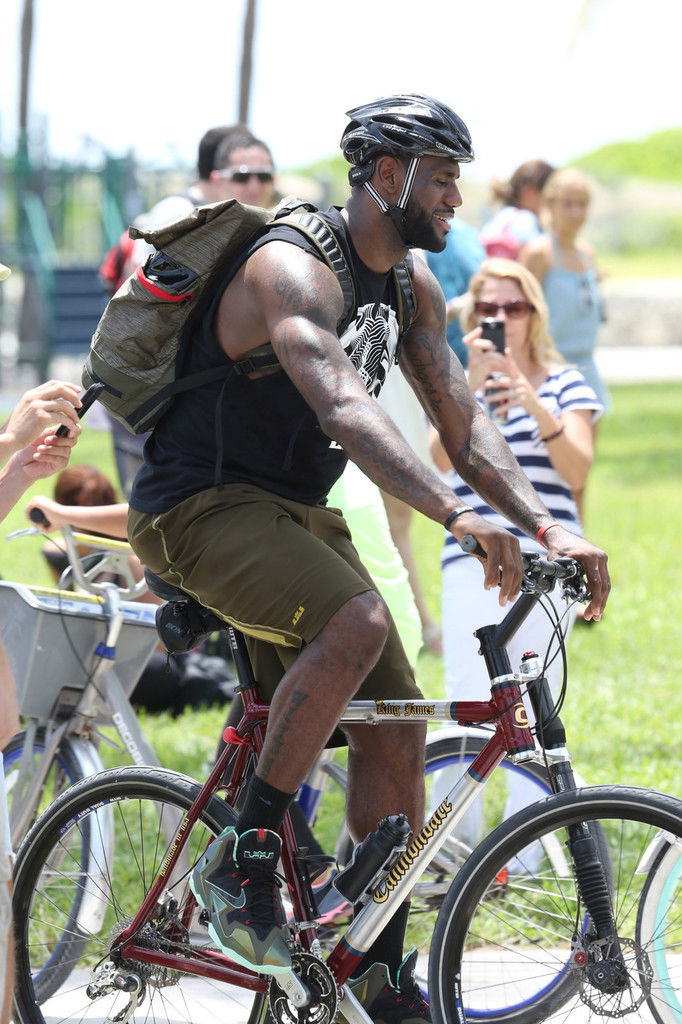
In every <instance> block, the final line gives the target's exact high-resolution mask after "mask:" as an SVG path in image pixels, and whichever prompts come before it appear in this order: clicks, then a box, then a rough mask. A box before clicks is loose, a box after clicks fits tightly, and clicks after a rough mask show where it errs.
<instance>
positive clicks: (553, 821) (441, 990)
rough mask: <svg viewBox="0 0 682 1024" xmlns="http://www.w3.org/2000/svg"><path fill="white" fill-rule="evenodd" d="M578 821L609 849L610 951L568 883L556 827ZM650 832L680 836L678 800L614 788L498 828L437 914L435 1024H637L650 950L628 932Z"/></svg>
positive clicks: (572, 797)
mask: <svg viewBox="0 0 682 1024" xmlns="http://www.w3.org/2000/svg"><path fill="white" fill-rule="evenodd" d="M583 821H587V822H589V824H590V828H591V829H592V830H594V829H593V823H597V825H598V830H601V833H602V835H603V836H604V837H605V841H606V843H607V844H608V849H609V858H610V868H611V877H610V878H609V877H608V874H609V873H608V872H607V882H608V886H607V888H608V889H609V890H610V892H609V896H610V902H611V906H612V910H613V919H614V920H615V925H616V929H617V937H618V942H619V950H614V947H613V946H609V944H608V943H607V942H604V941H601V940H599V939H597V937H596V934H595V929H594V926H593V924H592V920H591V918H590V916H589V914H587V912H586V910H585V904H584V900H583V898H582V895H581V894H580V892H579V890H578V888H577V885H576V881H575V873H574V870H573V865H572V863H571V858H570V855H569V852H568V849H567V846H566V840H567V831H566V830H567V828H568V827H569V826H571V825H575V824H576V823H578V822H583ZM659 829H664V830H668V831H669V832H671V833H672V834H673V835H675V836H678V837H679V836H680V834H681V833H682V802H681V801H678V800H675V799H673V798H672V797H667V796H664V795H663V794H660V793H652V792H650V791H648V790H636V789H629V788H625V787H603V788H596V787H595V788H590V789H582V790H578V791H575V792H571V793H563V794H561V795H559V796H552V797H550V798H548V799H547V800H545V801H542V802H541V803H540V804H537V805H535V806H533V807H528V808H526V810H524V811H521V812H520V813H518V814H516V815H514V817H513V818H511V819H509V820H507V821H506V822H504V823H503V824H502V825H500V826H499V828H497V829H496V830H495V832H493V834H492V835H490V836H488V838H487V839H486V840H484V842H483V843H482V844H481V845H480V847H479V848H478V849H477V850H476V851H475V853H474V854H473V855H472V857H471V858H470V859H469V861H468V862H467V864H466V865H465V866H464V867H463V869H462V871H461V872H460V874H459V875H458V877H457V879H456V881H455V883H454V885H453V886H452V889H451V890H450V892H449V893H448V895H447V897H446V898H445V900H444V901H443V905H442V907H441V911H440V913H439V915H438V921H437V924H436V928H435V931H434V935H433V942H432V947H431V959H430V964H429V1000H430V1003H431V1008H432V1011H433V1014H434V1021H435V1024H446V1022H448V1024H450V1022H452V1021H455V1020H458V1021H463V1020H467V1021H471V1020H486V1021H490V1022H494V1024H508V1022H509V1024H511V1022H516V1024H534V1022H536V1021H544V1020H556V1021H562V1022H563V1021H567V1020H570V1019H571V1016H572V1015H574V1019H575V1020H577V1021H580V1022H581V1024H582V1022H583V1021H589V1022H595V1024H596V1022H604V1024H605V1022H606V1021H611V1020H612V1019H613V1018H614V1017H622V1016H627V1015H633V1016H631V1018H630V1019H633V1020H647V1019H648V1018H647V1016H646V1008H645V1005H644V1004H645V1003H646V1001H647V1000H648V999H649V996H650V994H651V991H652V985H653V984H654V970H653V966H652V961H653V957H654V953H655V948H654V945H653V943H652V942H651V940H650V938H648V937H647V936H645V935H644V936H643V935H642V934H641V933H640V934H639V935H638V928H637V918H638V908H639V904H640V900H641V898H642V895H643V890H644V888H645V885H646V882H647V878H648V877H650V876H651V872H649V874H647V873H646V872H644V873H642V872H641V869H640V865H641V864H642V863H643V861H642V858H643V855H644V853H645V851H646V850H647V849H648V848H649V846H650V845H651V843H652V842H653V841H654V840H655V838H656V836H657V833H658V830H659ZM550 841H551V842H550ZM537 842H541V843H542V844H543V849H547V846H548V845H553V844H554V843H556V844H558V845H559V846H561V847H562V848H563V850H564V854H565V857H566V861H567V868H566V870H565V871H564V870H557V868H556V867H555V866H554V865H553V864H552V863H551V862H550V860H549V858H547V857H546V856H545V855H543V858H542V860H541V862H540V863H539V864H536V863H535V862H534V861H531V860H530V859H528V860H527V852H528V851H529V850H532V849H533V845H534V844H535V843H537ZM510 865H512V866H513V867H510ZM559 1011H560V1012H559ZM554 1014H557V1016H556V1017H554V1016H553V1015H554ZM660 1019H661V1020H666V1018H664V1017H663V1016H661V1018H660ZM674 1019H675V1020H677V1021H678V1022H679V1018H674Z"/></svg>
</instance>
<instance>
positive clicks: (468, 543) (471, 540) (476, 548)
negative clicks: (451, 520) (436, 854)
mask: <svg viewBox="0 0 682 1024" xmlns="http://www.w3.org/2000/svg"><path fill="white" fill-rule="evenodd" d="M459 546H460V547H461V549H462V551H466V553H467V554H468V555H479V556H480V557H481V558H487V555H486V551H485V548H482V547H481V545H480V544H479V543H478V541H477V540H476V538H475V537H474V536H473V535H472V534H470V533H465V534H464V536H463V537H462V539H461V541H460V542H459Z"/></svg>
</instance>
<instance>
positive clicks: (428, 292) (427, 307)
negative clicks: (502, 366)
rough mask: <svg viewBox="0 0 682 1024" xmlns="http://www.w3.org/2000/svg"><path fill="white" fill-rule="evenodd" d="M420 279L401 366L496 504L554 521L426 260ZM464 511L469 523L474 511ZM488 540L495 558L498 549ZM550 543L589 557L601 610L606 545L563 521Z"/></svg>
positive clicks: (510, 512) (458, 464) (455, 457)
mask: <svg viewBox="0 0 682 1024" xmlns="http://www.w3.org/2000/svg"><path fill="white" fill-rule="evenodd" d="M414 283H415V291H416V296H417V309H418V315H417V316H416V317H415V321H414V323H413V325H412V327H411V328H410V330H409V331H408V332H407V334H406V335H405V337H404V339H403V345H402V352H401V360H400V366H401V369H402V371H403V373H404V374H405V376H406V378H407V379H408V381H409V382H410V384H411V386H412V388H413V389H414V391H415V393H416V394H417V397H418V398H419V400H420V402H421V403H422V406H423V408H424V410H425V412H426V414H427V416H428V417H429V419H430V420H431V422H432V423H433V424H434V426H435V427H436V429H437V430H438V432H439V434H440V437H441V441H442V443H443V447H444V448H445V450H446V452H447V454H448V457H449V459H450V461H451V462H452V464H453V466H454V467H455V469H456V470H457V472H458V473H459V475H460V476H461V477H462V479H463V480H465V481H466V482H467V483H468V484H469V486H470V487H471V488H472V490H474V491H475V492H476V493H477V494H480V495H481V497H482V498H483V499H484V500H485V501H486V502H487V503H488V504H489V505H490V506H492V508H495V509H497V511H498V512H500V513H501V515H503V516H504V517H505V518H506V519H508V520H509V521H510V522H511V523H514V524H515V525H516V526H518V527H519V529H521V530H523V532H524V533H526V534H527V535H528V536H529V537H535V536H536V535H537V531H538V530H539V529H540V528H541V527H543V526H547V525H548V524H552V523H553V522H554V520H553V517H552V515H551V514H550V512H548V510H547V508H546V507H545V505H544V504H543V502H542V501H541V500H540V498H539V497H538V495H537V494H536V492H535V490H534V488H533V487H532V485H531V483H530V481H529V480H528V477H527V476H526V475H525V473H524V472H523V470H522V469H521V467H520V466H519V464H518V462H517V460H516V458H515V456H514V455H513V454H512V452H511V449H510V448H509V446H508V445H507V442H506V441H505V440H504V438H503V437H502V435H501V434H500V432H499V431H498V430H497V428H496V427H495V426H494V425H493V423H492V422H491V420H490V419H489V417H488V416H487V415H486V413H485V412H484V411H483V409H482V408H481V407H480V405H479V404H478V402H477V401H476V400H475V399H474V397H473V395H472V394H471V391H470V389H469V386H468V384H467V381H466V378H465V376H464V372H463V370H462V366H461V364H460V362H459V360H458V359H457V358H456V356H455V355H454V354H453V353H452V352H451V350H450V348H449V347H448V345H447V342H446V340H445V326H446V309H445V300H444V298H443V293H442V291H441V289H440V286H439V285H438V282H437V281H436V279H435V277H434V276H433V274H432V273H431V271H430V270H429V269H428V267H426V266H425V265H424V264H423V263H422V261H420V260H415V272H414ZM460 518H461V519H462V520H466V522H465V525H466V526H468V519H469V517H468V516H462V517H460ZM470 532H472V533H475V531H474V530H472V531H470ZM481 543H482V544H483V547H485V548H486V550H487V551H488V554H489V558H488V561H491V560H492V556H493V552H492V551H490V550H489V549H488V547H487V546H486V543H485V542H484V541H481ZM545 543H546V544H547V546H548V550H549V555H550V557H552V558H558V557H560V556H570V557H572V558H576V559H578V560H579V561H580V562H581V563H582V565H583V566H584V568H585V570H586V573H587V578H588V582H589V584H590V589H591V590H592V594H593V599H592V603H591V604H590V606H589V608H588V609H587V612H586V614H587V617H592V616H594V617H595V618H599V617H600V616H601V612H602V610H603V607H604V605H605V603H606V599H607V596H608V590H609V586H610V584H609V576H608V570H607V568H606V555H605V554H604V552H603V551H600V550H599V549H598V548H595V547H594V546H593V545H591V544H589V543H588V542H587V541H585V540H583V538H582V537H577V536H576V535H575V534H572V533H569V532H568V531H567V530H565V529H564V528H563V527H561V526H558V525H552V527H551V529H548V530H547V533H546V534H545ZM486 582H487V578H486Z"/></svg>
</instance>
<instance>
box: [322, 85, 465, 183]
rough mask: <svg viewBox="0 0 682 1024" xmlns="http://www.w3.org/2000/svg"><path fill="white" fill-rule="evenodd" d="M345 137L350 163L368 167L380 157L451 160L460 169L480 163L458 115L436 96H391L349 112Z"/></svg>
mask: <svg viewBox="0 0 682 1024" xmlns="http://www.w3.org/2000/svg"><path fill="white" fill-rule="evenodd" d="M347 116H348V117H350V119H351V120H350V123H349V124H348V125H347V127H346V129H345V131H344V133H343V135H342V136H341V149H342V150H343V155H344V157H345V158H346V160H347V161H348V162H349V163H351V164H354V165H355V166H356V167H360V166H363V165H365V164H367V163H368V162H370V161H372V162H373V161H374V159H375V158H376V157H377V156H378V155H379V154H380V153H393V154H395V155H396V156H405V157H420V156H446V157H451V158H452V159H453V160H457V161H459V162H460V163H468V162H469V161H470V160H473V159H474V151H473V149H472V146H471V136H470V135H469V129H468V128H467V126H466V125H465V124H464V121H462V119H461V117H458V116H457V114H456V113H455V112H454V110H451V109H450V107H446V106H445V104H444V103H439V102H438V101H437V100H434V99H432V98H431V97H430V96H423V95H421V94H419V93H411V94H405V95H400V96H386V97H384V98H383V99H378V100H374V101H373V102H372V103H365V104H363V106H360V107H355V108H354V109H353V110H349V111H347Z"/></svg>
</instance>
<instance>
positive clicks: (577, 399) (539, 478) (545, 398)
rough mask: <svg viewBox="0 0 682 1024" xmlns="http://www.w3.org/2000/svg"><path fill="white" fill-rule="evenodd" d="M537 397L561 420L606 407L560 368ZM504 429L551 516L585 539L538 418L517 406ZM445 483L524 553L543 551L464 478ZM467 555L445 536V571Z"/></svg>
mask: <svg viewBox="0 0 682 1024" xmlns="http://www.w3.org/2000/svg"><path fill="white" fill-rule="evenodd" d="M537 395H538V398H539V399H540V401H541V402H542V403H543V405H545V406H547V408H548V409H549V410H550V412H552V413H553V415H554V416H556V418H557V419H560V418H561V416H562V414H563V413H565V412H572V411H575V410H577V409H589V410H591V412H592V421H593V422H594V421H595V420H597V419H598V418H599V416H600V415H601V413H602V406H601V403H600V402H599V399H598V398H597V396H596V395H595V393H594V391H593V390H592V388H591V387H590V386H589V385H588V384H586V382H585V379H584V378H583V376H582V375H581V374H580V373H579V372H578V370H573V369H569V368H567V367H564V366H561V367H557V368H555V369H552V370H550V372H549V375H548V377H547V379H546V380H545V381H544V382H543V383H542V384H541V385H540V387H539V388H538V390H537ZM476 398H477V399H478V401H479V402H480V403H481V405H482V404H483V395H482V393H481V392H480V391H477V392H476ZM499 429H500V431H501V433H502V435H503V437H504V439H505V441H506V442H507V444H508V445H509V447H510V448H511V450H512V452H513V453H514V455H515V456H516V458H517V460H518V462H519V465H520V466H521V469H522V470H523V471H524V473H525V474H526V476H527V477H528V479H529V480H530V482H531V483H532V485H533V487H534V488H535V490H536V491H537V493H538V495H539V497H540V498H541V499H542V501H543V502H544V503H545V505H546V506H547V508H548V509H549V511H550V512H551V513H552V515H553V516H554V518H555V519H556V521H557V523H560V524H561V525H562V526H565V527H566V529H567V530H571V531H572V532H573V533H577V534H579V535H580V536H582V526H581V524H580V519H579V518H578V510H577V508H576V504H575V501H574V500H573V495H572V493H571V488H570V487H569V485H568V484H567V483H566V481H565V480H564V479H563V477H561V476H560V475H559V473H558V472H557V471H556V469H555V468H554V466H553V465H552V462H551V460H550V458H549V453H548V451H547V446H546V445H545V444H544V443H543V442H542V441H541V440H540V429H539V427H538V424H537V421H536V419H535V417H534V416H531V415H530V414H529V413H527V412H526V410H525V409H524V408H523V407H522V406H520V405H517V406H512V408H511V409H510V410H509V413H508V416H507V420H506V422H505V423H502V424H500V426H499ZM446 480H447V482H448V483H449V485H450V486H451V487H452V489H453V491H454V492H455V494H456V495H457V497H458V498H461V500H462V501H463V502H464V503H465V504H466V505H471V507H472V508H473V509H474V511H475V512H477V513H478V514H479V515H480V516H484V517H485V518H486V519H489V520H490V521H491V522H492V523H494V524H495V525H496V526H501V527H503V528H504V529H506V530H509V532H510V533H513V534H514V536H516V537H519V538H521V540H522V546H523V548H524V550H538V551H543V550H544V548H542V547H541V545H539V544H538V543H537V542H536V541H535V540H531V539H530V538H529V537H527V536H526V534H525V533H523V532H522V531H521V530H519V529H518V527H516V526H512V524H511V523H509V522H508V521H507V520H506V519H505V518H504V517H503V516H501V515H500V514H499V513H498V512H495V511H494V510H493V509H492V508H490V506H489V505H486V503H485V502H484V501H483V499H482V498H480V497H479V496H478V495H477V494H476V493H475V492H474V491H472V490H471V488H470V487H469V486H468V485H467V484H466V483H465V482H464V480H462V478H461V477H460V476H459V474H458V473H456V472H455V471H454V470H451V471H450V472H449V473H448V474H447V476H446ZM465 557H466V555H465V553H464V552H463V551H462V549H461V548H460V546H459V544H458V542H457V540H456V539H455V538H454V537H453V536H452V534H451V533H446V535H445V544H444V546H443V554H442V563H441V564H442V567H443V568H445V566H446V565H449V564H450V563H452V562H456V561H457V560H458V559H460V558H465Z"/></svg>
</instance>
